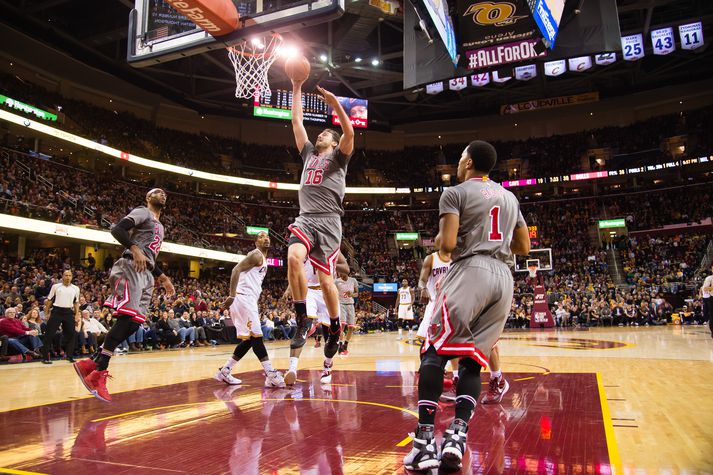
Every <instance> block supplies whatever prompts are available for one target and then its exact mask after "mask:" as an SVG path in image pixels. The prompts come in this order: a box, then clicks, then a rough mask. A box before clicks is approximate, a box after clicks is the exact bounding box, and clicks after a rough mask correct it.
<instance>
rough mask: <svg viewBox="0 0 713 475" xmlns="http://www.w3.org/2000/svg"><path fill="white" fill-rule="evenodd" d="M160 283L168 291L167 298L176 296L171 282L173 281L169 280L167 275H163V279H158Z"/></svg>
mask: <svg viewBox="0 0 713 475" xmlns="http://www.w3.org/2000/svg"><path fill="white" fill-rule="evenodd" d="M158 283H159V284H160V285H161V287H163V288H164V290H166V297H172V296H173V295H175V294H176V289H175V288H174V287H173V282H171V279H169V278H168V276H167V275H166V274H161V277H159V278H158Z"/></svg>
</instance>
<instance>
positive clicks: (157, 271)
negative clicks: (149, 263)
mask: <svg viewBox="0 0 713 475" xmlns="http://www.w3.org/2000/svg"><path fill="white" fill-rule="evenodd" d="M151 273H152V274H153V276H154V278H155V279H158V278H159V277H161V276H162V275H163V269H161V266H159V265H158V262H157V263H155V264H154V265H153V270H152V271H151Z"/></svg>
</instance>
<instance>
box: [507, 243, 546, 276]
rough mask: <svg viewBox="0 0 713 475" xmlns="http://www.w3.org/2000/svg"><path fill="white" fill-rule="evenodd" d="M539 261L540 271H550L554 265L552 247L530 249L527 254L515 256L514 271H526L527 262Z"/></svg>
mask: <svg viewBox="0 0 713 475" xmlns="http://www.w3.org/2000/svg"><path fill="white" fill-rule="evenodd" d="M535 260H537V261H539V267H540V269H539V270H540V271H551V270H552V269H553V267H554V265H553V261H552V249H551V248H543V249H530V255H529V256H515V272H527V263H528V262H530V261H535Z"/></svg>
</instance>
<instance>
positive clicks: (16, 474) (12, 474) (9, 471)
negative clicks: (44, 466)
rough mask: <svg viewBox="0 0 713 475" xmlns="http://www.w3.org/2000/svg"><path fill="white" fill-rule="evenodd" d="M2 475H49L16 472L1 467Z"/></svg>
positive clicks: (45, 474) (22, 471)
mask: <svg viewBox="0 0 713 475" xmlns="http://www.w3.org/2000/svg"><path fill="white" fill-rule="evenodd" d="M0 473H3V474H4V473H7V474H11V475H48V474H47V473H41V472H28V471H25V470H14V469H12V468H2V467H0Z"/></svg>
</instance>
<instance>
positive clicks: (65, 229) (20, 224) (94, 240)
mask: <svg viewBox="0 0 713 475" xmlns="http://www.w3.org/2000/svg"><path fill="white" fill-rule="evenodd" d="M0 228H4V229H12V230H14V231H24V232H27V231H29V232H32V233H38V234H48V235H50V236H60V237H65V238H70V239H77V240H79V241H84V242H87V243H91V244H92V245H95V244H111V245H114V246H119V245H120V244H119V243H118V242H117V241H116V239H114V237H113V236H112V235H111V233H109V232H107V231H100V230H98V229H87V228H83V227H81V226H71V225H68V224H59V223H53V222H51V221H41V220H39V219H30V218H22V217H19V216H13V215H10V214H0ZM164 252H165V253H168V254H177V255H180V256H188V257H193V258H197V259H210V260H214V261H223V262H240V261H242V260H243V259H244V258H245V256H244V255H242V254H233V253H230V252H222V251H213V250H210V249H203V248H201V247H192V246H186V245H184V244H176V243H173V242H166V241H164V242H163V244H161V253H164Z"/></svg>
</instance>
